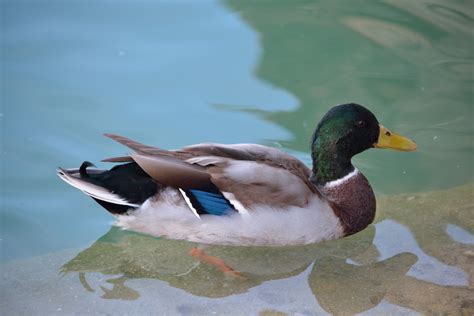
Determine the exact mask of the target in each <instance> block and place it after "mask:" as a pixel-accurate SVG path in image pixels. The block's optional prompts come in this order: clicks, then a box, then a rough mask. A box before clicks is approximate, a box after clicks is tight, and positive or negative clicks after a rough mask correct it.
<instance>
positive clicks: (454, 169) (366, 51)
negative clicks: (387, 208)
mask: <svg viewBox="0 0 474 316" xmlns="http://www.w3.org/2000/svg"><path fill="white" fill-rule="evenodd" d="M226 4H228V6H229V7H230V8H232V9H235V10H236V11H238V12H239V13H240V14H241V16H242V18H243V19H244V20H245V21H246V22H248V23H249V24H250V25H251V26H252V27H253V28H254V29H255V30H256V31H258V32H259V33H260V34H261V43H262V46H263V55H262V60H261V62H260V64H259V66H258V68H257V71H256V74H257V76H258V77H260V78H261V79H262V80H265V81H268V82H271V83H273V84H275V85H276V86H278V87H281V88H283V89H285V90H287V91H289V92H291V93H292V94H293V95H294V96H295V97H297V98H298V99H299V101H300V106H299V107H298V108H297V109H294V110H290V111H265V110H259V111H255V110H254V109H249V111H253V112H254V113H256V114H257V115H260V116H261V117H262V118H263V119H265V120H268V121H271V122H274V123H276V124H278V125H280V126H282V127H284V128H286V129H287V130H289V131H291V133H292V135H293V138H291V139H285V140H275V141H276V142H278V143H280V144H282V145H283V146H284V147H286V148H290V149H293V150H297V151H301V152H308V141H307V140H308V139H309V138H310V135H311V133H312V132H313V129H314V125H315V124H316V121H317V120H318V119H319V118H320V117H321V116H322V115H323V114H324V113H325V112H326V110H327V109H328V108H329V107H330V106H332V105H334V104H341V103H346V102H348V101H354V102H358V103H361V104H364V105H367V106H368V107H369V108H370V109H371V110H373V112H374V113H376V115H377V117H378V118H379V119H380V120H381V121H382V123H383V124H384V125H385V126H390V127H391V128H393V129H394V130H397V131H400V132H401V133H403V134H407V135H409V136H410V137H411V138H414V139H416V141H417V143H418V144H419V150H418V151H417V152H416V153H414V154H413V155H407V156H404V157H401V156H399V155H397V154H393V153H384V152H380V151H379V152H377V153H375V152H370V153H364V154H363V155H361V156H360V157H357V158H356V164H357V165H358V166H359V167H360V169H362V171H363V172H364V174H365V175H366V176H368V178H369V180H370V181H371V183H372V184H373V186H374V188H376V190H379V191H381V192H385V193H390V194H393V193H400V192H409V191H414V192H416V191H422V190H434V189H439V188H449V187H452V186H454V185H460V184H463V183H466V182H470V181H472V174H473V165H472V157H473V152H474V146H473V143H472V134H473V133H474V125H473V124H471V121H472V72H473V70H474V68H473V64H472V52H473V51H474V41H473V40H472V29H473V27H474V23H473V21H474V20H473V18H472V16H471V14H470V13H469V12H472V6H471V4H470V3H469V2H464V3H462V2H460V3H452V2H450V3H447V2H446V1H442V0H433V1H409V0H403V1H398V0H393V1H392V0H386V1H381V2H377V3H372V4H371V5H370V7H368V6H366V5H365V3H364V2H363V1H351V2H350V4H349V3H348V2H347V1H340V0H334V1H330V2H306V1H302V2H299V1H296V2H294V3H292V4H291V5H286V4H285V2H278V4H273V5H272V6H266V5H256V4H255V3H253V2H246V1H240V0H235V1H234V0H227V1H226ZM435 126H437V127H435ZM269 144H272V142H271V141H269ZM301 156H302V157H301V158H302V159H307V160H306V162H308V163H309V155H301ZM393 166H397V168H393ZM440 166H443V167H442V168H440ZM387 179H390V181H388V180H387Z"/></svg>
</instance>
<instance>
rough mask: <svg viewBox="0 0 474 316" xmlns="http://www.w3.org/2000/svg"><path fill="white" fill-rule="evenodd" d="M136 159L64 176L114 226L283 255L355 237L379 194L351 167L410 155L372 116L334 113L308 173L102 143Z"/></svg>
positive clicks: (270, 160) (259, 152)
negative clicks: (387, 151)
mask: <svg viewBox="0 0 474 316" xmlns="http://www.w3.org/2000/svg"><path fill="white" fill-rule="evenodd" d="M104 135H105V136H106V137H109V138H111V139H113V140H115V141H117V142H119V143H120V144H122V145H125V146H127V147H128V148H129V149H131V150H132V151H133V152H132V153H130V154H128V155H126V156H119V157H113V158H107V159H104V160H102V161H103V162H110V163H115V164H116V165H115V166H113V167H112V168H111V169H109V170H107V169H98V168H97V167H96V166H95V165H94V164H92V163H91V162H89V161H85V162H83V163H82V165H81V166H80V167H79V168H73V169H64V168H58V169H57V174H58V175H59V177H60V178H61V179H62V180H64V181H65V182H67V183H68V184H70V185H71V186H73V187H75V188H77V189H79V190H81V191H82V192H83V193H85V194H86V195H88V196H90V197H91V198H93V199H94V200H95V201H96V202H97V203H99V204H100V205H101V206H102V207H104V208H105V209H106V210H108V211H109V212H110V213H111V214H113V215H114V216H115V217H116V223H115V225H117V226H118V227H121V228H122V229H125V230H130V231H135V232H139V233H144V234H148V235H151V236H156V237H163V238H168V239H183V240H188V241H191V242H196V243H199V244H210V245H238V246H287V245H302V244H311V243H318V242H323V241H327V240H332V239H338V238H342V237H345V236H349V235H352V234H355V233H357V232H359V231H361V230H363V229H364V228H366V227H367V226H368V225H369V224H371V223H372V221H373V220H374V216H375V211H376V200H375V195H374V192H373V190H372V188H371V185H370V183H369V181H368V180H367V178H366V177H365V176H364V175H363V174H362V172H361V171H359V170H358V169H357V168H356V167H354V166H353V164H352V162H351V158H352V157H353V156H355V155H357V154H359V153H361V152H363V151H365V150H367V149H369V148H391V149H396V150H401V151H413V150H415V149H416V147H417V145H416V143H415V142H414V141H412V140H410V139H408V138H406V137H404V136H401V135H399V134H396V133H393V132H391V131H390V130H388V129H387V128H385V127H384V126H383V125H380V124H379V122H378V120H377V118H376V117H375V115H374V114H373V113H372V112H371V111H370V110H368V109H367V108H365V107H363V106H361V105H359V104H355V103H348V104H341V105H337V106H334V107H332V108H331V109H330V110H329V111H328V112H327V113H326V114H325V115H324V116H323V118H322V119H321V121H320V122H319V123H318V124H317V126H316V129H315V131H314V134H313V136H312V139H311V158H312V166H310V167H308V166H306V165H305V164H304V163H303V162H301V161H300V160H298V159H297V158H295V157H293V156H291V155H289V154H288V153H285V152H284V151H282V150H279V149H277V148H273V147H268V146H263V145H259V144H243V143H242V144H230V145H227V144H218V143H201V144H196V145H191V146H187V147H183V148H180V149H177V150H165V149H162V148H158V147H153V146H148V145H144V144H141V143H139V142H136V141H133V140H131V139H128V138H126V137H122V136H118V135H115V134H104Z"/></svg>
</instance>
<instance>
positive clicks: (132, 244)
mask: <svg viewBox="0 0 474 316" xmlns="http://www.w3.org/2000/svg"><path fill="white" fill-rule="evenodd" d="M473 189H474V184H471V185H466V186H463V187H459V188H456V189H451V190H447V191H438V192H431V193H418V194H409V195H407V194H402V195H398V196H389V197H384V196H382V197H379V205H380V213H379V219H378V220H381V219H383V218H386V217H387V216H390V217H397V218H400V219H403V220H400V222H403V225H401V224H399V223H397V222H395V221H393V220H383V221H381V222H380V223H379V224H376V225H375V226H370V227H369V228H368V229H366V230H364V231H363V232H361V233H358V234H356V235H353V236H350V237H347V238H344V239H340V240H336V241H331V242H327V243H323V244H314V245H307V246H299V247H232V246H209V248H207V249H206V252H207V253H208V254H209V255H212V256H216V257H219V258H221V259H223V260H224V261H225V262H226V263H227V264H229V265H230V266H231V267H233V268H234V269H236V270H237V271H239V272H241V273H242V276H244V278H241V279H232V278H226V276H225V275H224V274H223V273H222V272H220V271H219V270H218V269H216V268H215V267H213V266H210V265H208V264H205V263H201V262H199V261H196V260H195V259H194V258H192V257H191V256H189V255H188V253H189V251H190V250H191V249H192V248H193V247H195V246H196V244H193V243H189V242H186V241H177V240H165V239H159V238H153V237H149V236H145V235H141V234H137V233H133V232H127V231H121V230H120V229H118V228H116V227H113V228H112V229H111V230H110V231H109V232H108V233H107V234H106V235H104V236H103V237H102V238H100V239H99V240H97V241H96V242H95V243H94V244H93V245H92V246H91V247H89V248H88V249H86V250H84V251H82V252H80V253H79V254H78V255H77V256H76V257H75V258H73V259H72V260H70V261H69V262H68V263H66V264H65V265H64V266H63V268H62V269H63V272H65V273H78V274H79V278H80V282H81V284H82V285H83V287H84V290H85V291H97V290H98V289H99V288H100V290H101V291H102V292H103V294H102V298H105V299H122V300H136V299H139V298H140V293H139V292H137V290H136V289H133V288H132V286H130V285H127V282H128V281H130V280H136V279H155V280H162V281H165V282H167V283H168V284H169V285H170V286H172V287H175V288H179V289H182V290H184V291H186V292H188V293H191V294H193V295H197V296H201V297H210V298H213V297H226V296H229V295H235V294H239V293H245V292H248V291H249V290H250V289H251V288H254V287H260V286H261V285H263V283H264V282H265V281H270V280H279V279H291V278H293V277H296V276H298V275H301V274H305V273H306V272H305V271H306V270H308V269H310V271H311V272H310V274H309V277H308V279H307V282H308V285H309V288H310V289H311V292H312V293H313V295H314V297H315V301H317V303H318V304H319V305H320V306H321V308H323V309H324V310H326V311H327V312H329V313H335V314H353V313H359V312H363V311H366V310H369V309H372V308H374V307H376V306H379V307H380V306H385V305H383V304H381V303H382V302H385V303H384V304H386V302H389V303H391V304H393V305H396V306H400V307H404V308H408V309H411V310H415V311H419V312H423V313H443V312H446V311H464V312H467V313H469V312H472V311H473V308H474V300H473V299H472V298H473V297H474V289H473V283H472V275H473V271H472V267H473V260H474V257H473V256H472V253H473V252H474V246H473V245H472V244H468V243H460V242H458V241H456V240H454V239H452V238H450V237H449V235H448V234H447V233H446V225H447V223H456V224H455V225H458V226H459V227H463V229H464V230H465V232H466V233H467V232H471V231H474V226H473V223H472V221H470V220H468V221H466V220H465V219H466V218H469V217H466V214H465V213H464V212H470V213H472V212H473V206H472V205H471V203H470V202H468V199H466V195H467V196H469V195H470V194H472V192H473ZM395 214H396V215H395ZM436 216H437V218H438V220H434V218H435V217H436ZM440 219H441V220H440ZM419 221H422V222H423V223H420V222H419ZM405 225H406V227H410V228H412V227H413V226H414V225H424V228H426V231H427V232H426V233H420V232H419V229H418V230H417V231H418V233H417V234H414V235H412V234H411V233H410V231H409V230H408V229H406V228H404V226H405ZM375 228H377V231H375ZM439 235H443V236H445V238H439ZM415 238H416V241H415ZM464 241H465V240H464ZM448 249H449V252H448ZM97 272H98V273H101V274H103V275H105V276H106V278H105V279H104V280H103V281H102V283H104V282H105V283H104V284H100V285H98V286H97V285H96V286H92V285H90V284H89V283H88V282H87V276H88V274H90V273H97ZM441 274H444V275H441ZM467 274H469V275H470V278H471V279H470V280H468V276H467Z"/></svg>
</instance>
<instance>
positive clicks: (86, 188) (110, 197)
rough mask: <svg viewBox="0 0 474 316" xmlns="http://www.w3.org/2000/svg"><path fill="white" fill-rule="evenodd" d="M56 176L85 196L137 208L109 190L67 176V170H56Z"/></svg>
mask: <svg viewBox="0 0 474 316" xmlns="http://www.w3.org/2000/svg"><path fill="white" fill-rule="evenodd" d="M57 173H58V176H59V177H60V178H61V179H63V180H64V181H65V182H66V183H68V184H70V185H72V186H73V187H75V188H76V189H79V190H81V191H82V192H84V193H85V194H87V195H89V196H91V197H93V198H95V199H98V200H101V201H105V202H109V203H113V204H119V205H127V206H132V207H138V206H139V205H138V204H133V203H130V202H128V201H127V200H125V199H123V198H122V197H120V196H118V195H117V194H115V193H112V192H110V191H109V190H107V189H105V188H103V187H101V186H98V185H95V184H92V183H89V182H87V181H84V180H82V179H80V178H78V177H76V176H74V175H71V174H69V172H68V171H67V170H64V169H58V170H57Z"/></svg>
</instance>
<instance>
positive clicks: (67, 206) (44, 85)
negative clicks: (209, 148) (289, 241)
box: [0, 0, 474, 315]
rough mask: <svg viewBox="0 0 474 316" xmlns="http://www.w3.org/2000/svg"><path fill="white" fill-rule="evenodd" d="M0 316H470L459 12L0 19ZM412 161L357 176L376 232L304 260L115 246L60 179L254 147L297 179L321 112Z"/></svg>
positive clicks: (332, 9) (225, 10)
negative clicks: (129, 153)
mask: <svg viewBox="0 0 474 316" xmlns="http://www.w3.org/2000/svg"><path fill="white" fill-rule="evenodd" d="M0 14H1V17H0V23H1V34H0V36H1V51H0V53H1V55H0V58H1V59H0V62H1V65H0V67H1V68H0V71H1V76H0V78H1V85H0V89H1V90H0V95H1V100H0V101H1V102H0V127H1V143H0V146H1V152H0V154H1V166H0V168H1V188H0V189H1V196H0V198H1V217H0V247H1V261H2V264H1V265H0V269H1V274H2V279H1V291H0V296H1V302H0V311H2V314H5V315H10V314H33V313H40V314H51V313H58V314H59V313H68V314H70V313H91V312H93V313H129V314H138V313H140V314H143V313H146V314H152V313H155V314H156V313H166V314H171V315H174V314H184V315H189V314H205V315H208V314H211V313H217V314H259V313H260V314H263V315H266V314H268V315H271V313H276V312H283V313H288V314H303V315H313V314H326V313H329V314H354V313H366V314H374V315H377V314H387V313H392V314H416V313H422V314H433V313H435V314H436V313H445V312H449V313H453V314H457V313H466V314H472V313H473V310H474V299H473V297H474V290H473V288H474V284H473V279H474V276H473V273H474V270H473V268H472V267H473V266H474V246H473V245H474V236H473V234H474V216H473V214H474V208H473V201H474V188H473V182H474V166H473V164H474V162H473V161H474V159H473V158H474V154H473V151H474V140H473V139H474V138H473V134H474V124H473V123H472V121H473V119H474V113H473V101H474V100H473V79H474V67H473V57H474V38H473V37H474V31H473V30H474V6H473V5H472V3H471V2H469V1H449V2H448V1H441V0H438V1H436V0H429V1H408V0H393V1H392V0H386V1H377V2H375V1H359V0H351V1H334V0H333V1H259V2H255V1H223V2H219V1H177V2H175V1H159V2H148V3H147V2H133V1H121V2H116V3H114V2H107V1H103V2H86V1H68V2H61V1H10V0H5V1H2V2H0ZM344 102H357V103H360V104H363V105H365V106H367V107H368V108H370V109H371V110H372V111H373V112H374V113H375V115H376V116H377V117H378V119H379V121H381V122H382V124H383V125H385V126H387V127H388V128H390V129H392V130H393V131H396V132H399V133H401V134H404V135H406V136H409V137H410V138H412V139H414V140H415V141H416V142H417V143H418V150H417V151H416V152H414V153H399V152H393V151H382V150H370V151H367V152H364V153H363V154H361V155H359V156H358V157H357V158H356V159H355V161H354V163H355V164H356V165H357V167H358V168H359V169H360V170H361V171H362V172H363V173H364V174H365V175H366V176H367V177H368V179H369V180H370V182H371V184H372V186H373V187H374V189H375V191H376V192H377V193H378V214H377V218H376V221H375V225H372V226H371V227H369V228H368V229H366V230H365V231H363V232H361V233H359V234H357V235H355V236H352V237H350V238H346V239H342V240H338V241H334V242H330V243H325V244H323V245H310V246H305V247H289V248H244V247H211V248H209V249H208V252H209V253H210V254H212V255H215V256H219V257H220V258H222V259H224V260H225V261H226V262H227V263H228V264H229V265H231V266H232V267H234V268H235V269H236V270H238V271H240V272H241V273H242V276H243V278H241V279H229V278H225V277H224V275H222V273H220V272H219V271H217V270H216V269H215V268H213V267H211V266H209V265H207V264H205V263H199V262H197V261H196V260H194V259H193V258H192V257H190V256H188V252H189V250H190V249H191V248H192V247H194V246H195V245H194V244H191V243H187V242H182V241H169V240H161V239H155V238H150V237H148V236H143V235H139V234H133V233H128V232H122V231H120V230H118V229H116V228H114V227H112V226H111V223H113V218H112V217H111V216H110V215H109V214H107V213H106V212H104V211H103V210H102V209H101V208H100V207H99V206H98V205H97V204H95V203H94V202H93V201H92V200H90V199H88V198H86V197H85V196H83V195H81V194H80V192H77V191H76V190H74V189H72V188H70V187H69V186H67V185H66V184H64V183H62V182H60V180H59V179H58V178H57V177H56V175H55V172H54V170H55V168H56V167H57V166H63V167H73V166H77V165H78V164H80V163H81V162H82V161H83V160H90V161H93V162H98V161H100V159H102V158H105V157H109V156H115V155H120V154H124V153H126V149H124V148H122V147H119V146H117V145H116V144H114V143H112V142H110V141H109V140H107V139H106V138H104V137H102V136H101V134H102V133H104V132H113V133H117V134H123V135H126V136H129V137H131V138H135V139H137V140H140V141H142V142H144V143H149V144H152V145H157V146H161V147H164V148H178V147H180V146H183V145H187V144H192V143H197V142H203V141H216V142H223V143H235V142H256V143H261V144H266V145H270V146H274V147H280V148H282V149H283V150H285V151H288V152H290V153H292V154H294V155H295V156H297V157H298V158H300V159H301V160H303V161H304V162H306V163H308V164H309V163H310V157H309V152H308V147H309V138H310V135H311V133H312V131H313V129H314V127H315V125H316V123H317V122H318V120H319V118H320V117H321V116H322V115H323V114H324V113H325V112H326V111H327V110H328V109H329V108H330V107H331V106H333V105H335V104H339V103H344Z"/></svg>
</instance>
